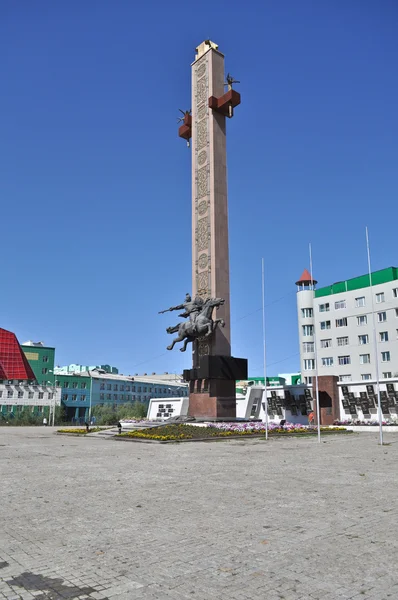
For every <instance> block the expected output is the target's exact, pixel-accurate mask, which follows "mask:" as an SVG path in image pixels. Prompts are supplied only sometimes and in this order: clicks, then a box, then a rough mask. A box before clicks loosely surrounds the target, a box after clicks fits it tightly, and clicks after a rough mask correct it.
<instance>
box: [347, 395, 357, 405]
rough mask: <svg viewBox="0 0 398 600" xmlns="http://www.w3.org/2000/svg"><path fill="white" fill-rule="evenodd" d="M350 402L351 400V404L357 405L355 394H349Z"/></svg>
mask: <svg viewBox="0 0 398 600" xmlns="http://www.w3.org/2000/svg"><path fill="white" fill-rule="evenodd" d="M348 400H349V402H351V404H355V396H354V394H353V392H349V393H348Z"/></svg>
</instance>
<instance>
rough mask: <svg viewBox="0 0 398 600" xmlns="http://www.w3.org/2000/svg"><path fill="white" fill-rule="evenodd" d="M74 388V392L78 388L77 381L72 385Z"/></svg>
mask: <svg viewBox="0 0 398 600" xmlns="http://www.w3.org/2000/svg"><path fill="white" fill-rule="evenodd" d="M72 387H73V389H74V390H75V389H76V388H77V381H74V382H73V383H72Z"/></svg>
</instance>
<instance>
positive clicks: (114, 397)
mask: <svg viewBox="0 0 398 600" xmlns="http://www.w3.org/2000/svg"><path fill="white" fill-rule="evenodd" d="M113 400H114V401H115V402H117V394H113Z"/></svg>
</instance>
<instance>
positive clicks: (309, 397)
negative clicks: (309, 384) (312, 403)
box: [304, 388, 312, 400]
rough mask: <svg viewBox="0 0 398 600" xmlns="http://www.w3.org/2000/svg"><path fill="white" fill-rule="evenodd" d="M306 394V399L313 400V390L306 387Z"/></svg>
mask: <svg viewBox="0 0 398 600" xmlns="http://www.w3.org/2000/svg"><path fill="white" fill-rule="evenodd" d="M304 396H305V399H306V400H312V394H311V390H309V389H308V388H305V390H304Z"/></svg>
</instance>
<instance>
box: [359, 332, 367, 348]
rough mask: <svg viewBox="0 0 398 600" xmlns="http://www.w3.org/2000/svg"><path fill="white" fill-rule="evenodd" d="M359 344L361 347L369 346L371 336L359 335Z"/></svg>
mask: <svg viewBox="0 0 398 600" xmlns="http://www.w3.org/2000/svg"><path fill="white" fill-rule="evenodd" d="M358 342H359V345H360V346H364V345H365V344H369V336H368V335H367V334H366V335H359V336H358Z"/></svg>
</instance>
